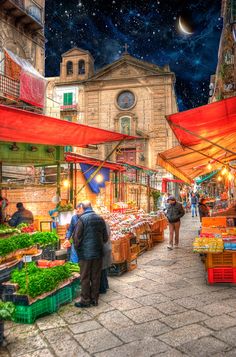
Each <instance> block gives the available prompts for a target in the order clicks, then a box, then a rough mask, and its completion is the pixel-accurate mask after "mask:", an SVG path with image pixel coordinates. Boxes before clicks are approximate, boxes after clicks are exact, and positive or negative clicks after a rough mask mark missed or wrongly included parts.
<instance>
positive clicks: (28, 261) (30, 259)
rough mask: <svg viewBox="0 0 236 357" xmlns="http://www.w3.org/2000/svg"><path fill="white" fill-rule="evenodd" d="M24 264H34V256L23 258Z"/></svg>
mask: <svg viewBox="0 0 236 357" xmlns="http://www.w3.org/2000/svg"><path fill="white" fill-rule="evenodd" d="M23 262H24V263H30V262H32V255H24V256H23Z"/></svg>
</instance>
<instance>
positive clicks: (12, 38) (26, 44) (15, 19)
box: [0, 0, 45, 107]
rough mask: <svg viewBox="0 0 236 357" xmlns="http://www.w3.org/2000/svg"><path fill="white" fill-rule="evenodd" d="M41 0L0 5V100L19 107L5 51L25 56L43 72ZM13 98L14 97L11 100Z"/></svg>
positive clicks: (6, 0) (7, 1) (16, 86)
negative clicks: (7, 66) (7, 70)
mask: <svg viewBox="0 0 236 357" xmlns="http://www.w3.org/2000/svg"><path fill="white" fill-rule="evenodd" d="M44 8H45V0H4V1H1V5H0V79H1V81H0V101H1V103H3V104H10V105H11V106H14V105H15V106H17V107H22V106H23V104H22V102H20V101H19V100H17V98H18V97H17V94H18V92H19V83H18V81H14V79H15V78H12V76H9V74H8V73H6V53H5V50H10V51H11V52H12V53H13V54H15V55H17V56H18V57H19V58H21V59H24V60H27V61H28V63H30V64H31V65H32V66H33V67H34V68H35V69H36V70H37V71H38V72H39V73H40V74H41V75H42V76H43V75H44V61H45V37H44ZM14 99H16V100H14Z"/></svg>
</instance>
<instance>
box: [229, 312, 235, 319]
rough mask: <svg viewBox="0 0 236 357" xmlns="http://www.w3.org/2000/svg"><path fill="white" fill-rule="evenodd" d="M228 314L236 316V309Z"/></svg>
mask: <svg viewBox="0 0 236 357" xmlns="http://www.w3.org/2000/svg"><path fill="white" fill-rule="evenodd" d="M228 315H230V316H232V317H235V318H236V311H232V312H229V313H228Z"/></svg>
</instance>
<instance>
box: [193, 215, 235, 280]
mask: <svg viewBox="0 0 236 357" xmlns="http://www.w3.org/2000/svg"><path fill="white" fill-rule="evenodd" d="M232 223H233V222H232V219H231V218H227V217H226V216H225V217H224V216H222V217H220V216H219V217H203V220H202V228H201V232H200V234H199V236H198V237H196V238H195V240H194V242H193V251H194V252H195V253H200V255H201V256H202V259H203V260H204V261H205V267H206V272H207V280H208V283H209V284H214V283H231V284H235V283H236V227H234V226H232Z"/></svg>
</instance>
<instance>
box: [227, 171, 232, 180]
mask: <svg viewBox="0 0 236 357" xmlns="http://www.w3.org/2000/svg"><path fill="white" fill-rule="evenodd" d="M232 178H233V175H232V174H231V172H229V174H228V180H229V181H231V180H232Z"/></svg>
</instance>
